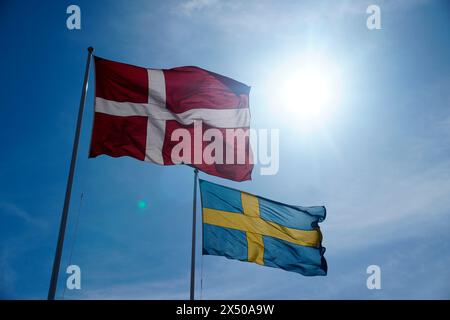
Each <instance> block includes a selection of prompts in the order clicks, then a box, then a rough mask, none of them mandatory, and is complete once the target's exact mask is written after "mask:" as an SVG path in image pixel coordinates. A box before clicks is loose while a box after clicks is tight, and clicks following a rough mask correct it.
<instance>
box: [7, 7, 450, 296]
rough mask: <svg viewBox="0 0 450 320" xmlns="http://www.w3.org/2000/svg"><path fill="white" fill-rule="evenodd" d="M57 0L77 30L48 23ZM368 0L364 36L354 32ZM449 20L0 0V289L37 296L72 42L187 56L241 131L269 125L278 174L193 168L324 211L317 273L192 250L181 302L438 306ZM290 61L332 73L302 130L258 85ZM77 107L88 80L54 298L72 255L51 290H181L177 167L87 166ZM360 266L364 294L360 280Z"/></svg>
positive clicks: (103, 161)
mask: <svg viewBox="0 0 450 320" xmlns="http://www.w3.org/2000/svg"><path fill="white" fill-rule="evenodd" d="M70 4H77V5H79V6H80V8H81V15H82V16H81V27H82V29H81V30H73V31H71V30H68V29H67V28H66V18H67V14H66V8H67V6H68V5H70ZM370 4H377V5H379V6H380V8H381V19H382V29H381V30H373V31H369V30H368V29H367V28H366V19H367V17H368V15H367V14H366V13H365V11H366V8H367V6H368V5H370ZM449 18H450V6H449V4H448V2H446V1H427V0H412V1H320V2H319V1H252V0H250V1H226V2H225V1H224V2H220V1H213V0H185V1H164V2H162V1H159V2H156V1H154V2H151V1H133V2H131V1H95V2H93V1H75V2H68V1H58V2H55V1H29V2H28V3H26V4H25V3H21V2H18V1H8V0H7V1H2V2H1V4H0V35H1V38H2V41H3V45H2V50H0V61H1V70H2V72H1V74H0V85H1V88H2V89H1V90H0V98H1V101H2V103H1V105H0V115H1V119H2V120H3V121H2V126H1V128H0V132H1V135H0V143H1V145H2V148H1V150H2V151H1V166H0V298H3V299H5V298H7V299H16V298H20V299H43V298H46V296H47V290H48V284H49V279H50V272H51V264H52V261H53V255H54V250H55V246H56V238H57V230H58V226H59V220H60V214H61V209H62V205H63V200H64V192H65V184H66V177H67V172H68V168H69V161H70V156H71V148H72V140H73V134H74V130H75V122H76V114H77V108H78V102H79V95H80V90H81V84H82V77H83V72H84V64H85V59H86V48H87V47H88V46H90V45H92V46H94V47H95V53H96V54H97V55H99V56H102V57H105V58H108V59H111V60H117V61H122V62H127V63H132V64H135V65H140V66H146V67H154V68H169V67H175V66H183V65H197V66H200V67H203V68H206V69H209V70H212V71H214V72H217V73H221V74H224V75H227V76H230V77H232V78H234V79H237V80H239V81H242V82H244V83H246V84H248V85H251V86H252V91H251V96H250V107H251V112H252V126H253V127H254V128H266V129H270V128H274V129H279V130H280V170H279V172H278V174H277V175H274V176H261V175H260V174H259V170H258V167H256V169H255V171H254V174H253V181H251V182H243V183H234V182H231V181H226V180H223V179H219V178H215V177H211V176H207V175H206V174H201V175H200V176H201V178H203V179H207V180H210V181H213V182H218V183H221V184H224V185H227V186H231V187H234V188H240V189H243V190H246V191H249V192H252V193H256V194H260V195H262V196H265V197H268V198H272V199H275V200H278V201H281V202H286V203H290V204H297V205H304V206H308V205H325V206H326V207H327V212H328V214H327V220H326V221H325V222H324V223H322V225H321V227H322V232H323V234H324V246H325V247H326V248H327V252H326V254H325V256H326V258H327V261H328V265H329V273H328V276H327V277H313V278H308V277H302V276H300V275H299V274H296V273H290V272H285V271H282V270H277V269H272V268H264V267H260V266H257V265H254V264H250V263H243V262H238V261H232V260H227V259H225V258H222V257H210V256H206V257H203V258H201V256H200V255H198V260H197V261H198V264H197V275H198V278H197V279H198V281H197V291H196V292H197V297H200V296H201V297H202V298H203V299H347V298H352V299H361V298H363V299H382V298H385V299H430V298H438V299H442V298H446V299H448V298H450V271H449V270H448V265H450V247H449V246H450V245H449V243H450V235H449V233H448V230H449V228H450V215H449V213H450V197H449V195H450V143H449V141H450V90H449V88H450V63H449V59H448V58H449V57H450V41H449V30H450V19H449ZM305 54H309V55H313V56H322V57H326V61H327V63H328V65H327V66H331V67H332V68H337V69H338V70H339V74H340V78H339V79H340V81H339V99H336V101H334V103H333V108H332V111H330V112H329V114H328V116H327V117H324V119H323V121H322V123H321V124H320V126H316V127H313V128H309V129H304V128H303V127H302V126H299V123H301V119H300V117H301V115H299V114H296V113H293V114H290V113H289V112H286V109H284V108H283V106H282V105H281V102H280V101H279V100H278V98H277V97H278V96H277V94H276V92H277V90H278V88H277V85H278V86H279V85H280V83H282V79H283V77H284V76H285V75H286V73H289V70H290V68H291V66H294V65H296V64H297V63H299V61H301V60H302V59H303V58H302V57H304V56H305ZM90 80H91V83H90V84H91V88H92V85H93V77H92V73H91V78H90ZM92 114H93V90H89V94H88V98H87V104H86V112H85V114H84V116H85V117H84V122H83V128H82V135H81V144H80V149H79V159H78V165H77V171H76V179H75V184H74V190H73V194H72V203H71V211H70V215H69V225H68V233H67V238H66V243H65V250H64V256H63V261H62V270H61V274H60V275H61V276H60V282H59V287H58V294H57V296H58V297H59V298H60V297H61V294H62V292H63V287H64V284H65V278H66V275H65V273H64V270H65V267H66V266H67V265H68V264H69V258H70V257H69V255H70V252H71V251H72V250H71V248H72V247H73V251H72V258H71V263H72V264H77V265H79V266H80V268H81V270H82V284H81V285H82V289H81V290H73V291H69V290H67V291H66V292H65V298H66V299H97V298H98V299H104V298H124V299H165V298H168V299H185V298H188V296H189V266H190V236H191V234H190V228H191V224H190V223H191V206H192V183H193V181H192V175H193V173H192V170H191V169H189V168H187V167H183V166H172V167H160V166H156V165H151V164H148V163H144V162H139V161H136V160H134V159H131V158H119V159H113V158H108V157H106V156H104V157H99V158H96V159H88V158H87V154H88V147H89V140H90V131H91V127H92ZM299 127H301V128H299ZM81 194H83V200H82V201H80V197H81ZM141 200H143V201H145V202H146V203H147V207H146V208H144V209H142V208H139V206H138V203H139V201H141ZM77 217H79V218H78V219H79V220H78V228H77V236H76V238H75V239H76V240H75V243H74V242H73V234H74V233H73V232H74V227H75V225H76V224H77ZM199 235H200V234H199ZM198 245H199V246H198V252H200V243H199V244H198ZM372 264H376V265H379V266H380V267H381V271H382V289H381V290H368V289H367V287H366V278H367V276H368V275H367V274H366V268H367V266H369V265H372ZM200 278H203V286H202V287H203V288H202V290H200Z"/></svg>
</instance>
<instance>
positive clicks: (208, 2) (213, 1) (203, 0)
mask: <svg viewBox="0 0 450 320" xmlns="http://www.w3.org/2000/svg"><path fill="white" fill-rule="evenodd" d="M218 4H220V3H219V1H218V0H189V1H186V2H184V3H182V4H181V5H180V6H179V7H180V9H181V11H182V13H184V14H186V15H191V14H192V13H193V12H194V11H200V10H202V9H204V8H208V7H211V6H214V5H218Z"/></svg>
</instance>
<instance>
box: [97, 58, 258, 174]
mask: <svg viewBox="0 0 450 320" xmlns="http://www.w3.org/2000/svg"><path fill="white" fill-rule="evenodd" d="M95 80H96V83H95V115H94V127H93V131H92V138H91V148H90V154H89V156H90V157H97V156H99V155H102V154H105V155H109V156H111V157H122V156H129V157H133V158H136V159H138V160H141V161H147V162H150V163H155V164H159V165H174V164H181V163H183V164H187V165H191V166H193V167H195V168H197V169H199V170H201V171H203V172H205V173H208V174H211V175H215V176H218V177H222V178H226V179H230V180H234V181H244V180H250V179H251V172H252V169H253V163H252V162H253V161H252V153H251V149H250V141H249V128H250V110H249V93H250V87H249V86H247V85H245V84H243V83H240V82H238V81H236V80H233V79H231V78H228V77H225V76H222V75H219V74H217V73H213V72H210V71H207V70H204V69H201V68H198V67H178V68H173V69H147V68H142V67H137V66H133V65H129V64H124V63H119V62H114V61H110V60H106V59H103V58H99V57H95Z"/></svg>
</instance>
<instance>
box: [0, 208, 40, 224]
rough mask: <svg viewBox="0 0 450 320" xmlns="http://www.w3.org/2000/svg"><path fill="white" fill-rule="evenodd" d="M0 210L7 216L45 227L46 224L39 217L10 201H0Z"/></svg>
mask: <svg viewBox="0 0 450 320" xmlns="http://www.w3.org/2000/svg"><path fill="white" fill-rule="evenodd" d="M0 212H2V213H3V214H7V215H9V216H12V217H15V218H17V219H19V220H22V221H24V222H26V223H28V224H31V225H33V226H37V227H45V226H46V224H45V222H44V221H42V220H41V219H38V218H36V217H34V216H33V215H31V214H30V213H29V212H28V211H26V210H24V209H22V208H21V207H19V206H17V205H15V204H14V203H10V202H0Z"/></svg>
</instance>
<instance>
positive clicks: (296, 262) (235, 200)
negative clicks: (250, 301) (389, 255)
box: [200, 179, 327, 276]
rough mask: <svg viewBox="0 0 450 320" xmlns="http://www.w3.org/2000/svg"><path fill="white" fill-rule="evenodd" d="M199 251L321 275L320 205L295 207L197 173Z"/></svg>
mask: <svg viewBox="0 0 450 320" xmlns="http://www.w3.org/2000/svg"><path fill="white" fill-rule="evenodd" d="M200 194H201V200H202V213H203V254H204V255H218V256H225V257H227V258H229V259H237V260H241V261H248V262H255V263H257V264H260V265H264V266H268V267H274V268H281V269H284V270H288V271H293V272H298V273H300V274H303V275H305V276H324V275H326V274H327V262H326V260H325V258H324V256H323V254H324V252H325V248H324V247H322V233H321V232H320V228H319V226H318V223H319V222H322V221H323V220H324V219H325V214H326V210H325V207H300V206H292V205H287V204H283V203H279V202H276V201H272V200H268V199H265V198H262V197H258V196H255V195H252V194H249V193H246V192H243V191H239V190H235V189H231V188H227V187H224V186H221V185H218V184H215V183H211V182H208V181H205V180H201V179H200Z"/></svg>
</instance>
